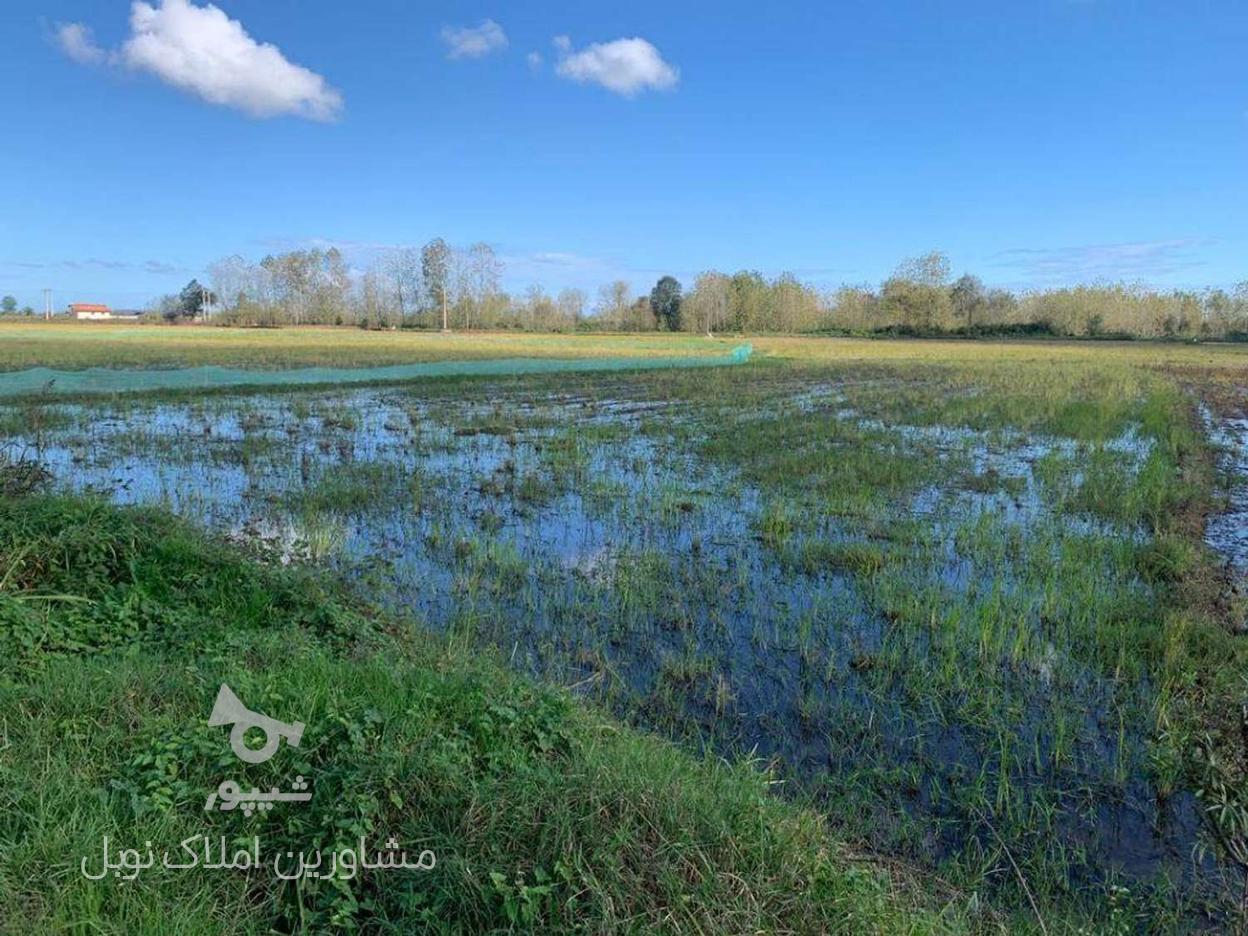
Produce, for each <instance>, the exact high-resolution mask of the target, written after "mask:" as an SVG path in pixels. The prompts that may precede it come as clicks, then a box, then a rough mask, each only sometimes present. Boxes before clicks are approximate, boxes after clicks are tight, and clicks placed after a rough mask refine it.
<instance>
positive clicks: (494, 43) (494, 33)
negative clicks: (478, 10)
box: [442, 19, 507, 59]
mask: <svg viewBox="0 0 1248 936" xmlns="http://www.w3.org/2000/svg"><path fill="white" fill-rule="evenodd" d="M442 41H443V42H444V43H445V44H446V50H447V51H446V57H447V58H450V59H461V58H481V57H482V56H484V55H489V54H490V53H491V52H498V51H501V50H502V49H505V48H507V34H506V33H505V32H503V27H502V26H499V25H498V23H496V22H494V21H493V20H492V19H487V20H482V21H481V24H480V25H479V26H444V27H443V28H442Z"/></svg>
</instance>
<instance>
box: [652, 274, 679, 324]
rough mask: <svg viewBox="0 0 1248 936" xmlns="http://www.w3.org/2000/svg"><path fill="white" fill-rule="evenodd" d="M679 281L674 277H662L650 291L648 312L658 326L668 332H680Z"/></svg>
mask: <svg viewBox="0 0 1248 936" xmlns="http://www.w3.org/2000/svg"><path fill="white" fill-rule="evenodd" d="M680 300H681V296H680V281H679V280H677V279H676V277H674V276H664V277H662V278H661V279H660V280H659V281H658V282H657V283H655V284H654V289H652V290H650V311H651V312H652V313H654V320H655V322H657V323H658V324H659V325H660V326H666V327H667V330H668V331H680Z"/></svg>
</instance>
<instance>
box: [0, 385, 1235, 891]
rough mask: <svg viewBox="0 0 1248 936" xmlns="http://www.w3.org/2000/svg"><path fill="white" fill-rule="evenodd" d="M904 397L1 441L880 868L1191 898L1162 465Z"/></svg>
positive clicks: (50, 431) (423, 404) (470, 408)
mask: <svg viewBox="0 0 1248 936" xmlns="http://www.w3.org/2000/svg"><path fill="white" fill-rule="evenodd" d="M894 389H895V387H894V382H893V381H889V380H880V381H869V380H868V381H858V382H853V383H847V382H846V383H843V382H837V381H834V380H815V379H811V380H796V379H791V380H784V381H776V382H775V384H774V386H772V387H765V388H762V389H758V388H755V389H754V390H753V391H752V392H751V396H750V401H751V403H750V406H748V407H740V406H733V405H726V404H724V403H722V402H711V401H709V400H707V399H704V398H702V397H700V396H699V395H698V394H696V393H693V392H686V393H683V394H674V395H671V396H665V395H661V394H658V393H655V392H654V385H653V384H650V383H646V382H643V381H629V380H627V379H620V378H611V379H598V380H580V381H576V382H574V383H573V384H572V385H571V386H570V388H558V387H555V386H554V385H548V384H543V385H540V386H539V387H538V389H537V390H527V389H523V388H521V387H520V386H519V385H518V384H515V383H512V384H507V385H504V386H500V387H496V388H482V387H477V388H475V389H474V390H472V391H470V392H467V393H465V394H463V395H460V396H456V395H453V394H452V393H450V392H449V391H447V390H444V389H439V388H437V387H433V388H432V389H431V388H429V387H403V388H386V389H378V388H366V389H350V390H336V391H304V392H300V393H299V394H297V395H294V394H292V395H275V396H274V395H271V396H265V395H238V396H216V397H210V398H207V399H204V400H197V401H188V400H165V401H159V400H154V401H147V402H144V401H141V400H131V401H126V402H120V403H117V402H112V403H99V404H46V405H43V406H38V407H33V408H32V407H29V406H28V407H26V408H17V407H12V408H9V409H7V410H5V411H4V412H2V413H0V418H4V419H7V420H8V425H9V426H10V433H9V437H8V442H7V445H8V446H9V449H10V453H11V454H12V455H13V456H14V457H16V456H18V455H26V456H28V457H34V458H37V459H39V460H40V461H41V462H42V463H43V464H44V465H45V466H46V467H47V468H48V469H49V470H50V471H51V472H52V474H53V476H54V478H55V479H56V483H57V484H59V485H61V486H63V487H65V488H67V489H72V490H74V491H80V492H97V493H99V494H101V495H103V496H105V497H107V498H109V499H111V500H113V501H116V502H119V503H136V504H156V505H163V506H166V507H168V508H169V509H171V510H173V511H175V512H176V513H178V514H180V515H183V516H185V517H188V518H191V519H192V520H194V521H196V522H201V523H203V524H206V525H207V526H209V527H211V528H213V529H215V530H217V531H219V532H221V533H222V534H223V535H225V536H227V537H228V538H230V539H232V540H235V541H238V542H240V543H243V544H245V546H246V547H247V548H248V549H252V550H255V551H257V552H259V553H261V554H262V555H263V556H264V557H266V558H267V559H268V560H270V561H274V562H318V563H324V564H327V565H329V566H330V567H332V568H333V569H335V570H337V571H338V572H340V573H341V574H342V576H343V577H344V578H345V579H346V580H347V581H349V582H350V583H351V584H352V586H353V587H354V588H355V589H356V590H357V591H358V593H359V594H360V595H361V596H363V597H365V598H367V599H368V600H370V601H374V602H377V603H379V604H382V605H385V606H387V607H389V608H392V609H395V610H397V611H399V612H401V613H403V614H404V615H405V616H406V617H407V618H408V619H410V620H411V622H412V626H424V627H428V628H430V629H433V630H435V631H438V632H444V633H446V634H447V635H448V636H449V638H450V639H452V640H455V641H461V642H464V643H466V644H468V645H474V646H476V645H487V646H492V647H496V648H498V649H499V650H500V651H501V653H502V654H503V656H504V657H505V658H506V659H507V660H509V661H510V662H511V664H512V665H513V666H515V667H517V668H519V669H521V670H525V671H528V672H531V673H533V674H535V675H537V676H539V677H540V678H543V679H546V680H549V681H552V682H556V683H558V684H561V685H564V686H567V687H570V688H571V689H572V690H573V691H574V692H576V693H577V694H580V695H583V696H585V697H588V698H591V699H593V700H596V701H598V702H600V703H601V704H603V705H605V706H607V707H609V708H610V709H612V710H613V711H615V712H617V713H619V714H620V715H622V716H624V717H625V718H628V719H630V720H631V721H633V722H635V723H637V724H640V725H643V726H645V727H647V728H649V729H651V730H654V731H657V732H660V733H663V734H666V735H668V736H670V737H672V738H673V739H675V740H677V741H678V742H680V743H682V744H684V745H686V746H688V747H690V748H692V749H694V750H696V751H701V752H706V753H707V755H708V756H725V757H743V756H745V757H751V758H754V759H756V760H757V761H759V762H760V763H762V764H766V765H768V766H769V767H770V769H772V770H773V771H774V773H775V776H776V778H777V780H778V781H779V782H781V783H782V784H783V787H784V789H786V790H788V791H789V792H790V793H791V794H792V795H795V796H799V797H802V798H811V799H813V800H814V801H815V802H817V803H818V804H820V806H821V807H822V808H823V809H824V811H825V812H826V813H827V814H828V815H829V817H830V818H831V820H832V822H833V823H834V824H835V825H836V826H837V827H838V828H840V829H841V830H842V831H843V832H844V833H845V834H846V835H847V836H849V837H850V838H852V839H855V840H858V841H860V842H862V843H863V844H865V845H867V846H869V847H871V848H873V849H879V850H883V851H888V852H890V853H895V854H899V855H902V856H904V857H906V858H908V859H911V860H915V861H920V862H952V863H954V864H957V865H959V866H961V867H963V868H973V867H975V866H976V865H977V863H979V864H982V865H983V866H985V867H987V866H989V865H991V864H993V863H994V862H996V861H998V860H999V857H1000V849H1001V848H1002V847H1004V848H1006V849H1007V850H1008V852H1009V854H1010V856H1011V858H1012V860H1013V859H1015V858H1016V859H1017V861H1018V863H1019V864H1020V866H1021V870H1020V873H1025V874H1026V875H1027V878H1028V880H1030V881H1031V882H1032V886H1034V887H1040V886H1045V887H1048V888H1059V889H1060V888H1061V887H1063V886H1065V887H1073V888H1078V887H1080V886H1082V885H1085V884H1089V883H1094V884H1098V885H1099V884H1103V883H1104V882H1105V881H1106V880H1109V879H1115V880H1118V879H1121V880H1126V881H1129V882H1141V883H1143V882H1147V884H1148V886H1158V887H1175V888H1180V889H1186V888H1190V887H1194V886H1196V885H1197V884H1198V882H1199V879H1200V878H1201V877H1202V875H1204V874H1205V873H1206V872H1208V871H1209V865H1208V862H1207V861H1204V860H1197V859H1195V858H1194V857H1193V851H1192V850H1193V845H1194V843H1195V840H1196V834H1197V830H1198V824H1199V817H1198V810H1197V806H1196V803H1195V799H1194V797H1193V796H1192V795H1191V794H1190V793H1189V792H1188V791H1186V790H1185V789H1184V788H1183V787H1182V784H1181V783H1180V782H1179V781H1178V779H1177V773H1176V770H1175V769H1174V767H1173V765H1171V764H1169V763H1167V762H1166V761H1165V758H1164V756H1163V755H1162V754H1160V753H1159V751H1158V749H1157V747H1156V746H1155V744H1154V736H1155V730H1154V728H1155V717H1154V716H1155V705H1156V697H1157V693H1158V688H1159V687H1158V686H1157V685H1156V676H1155V671H1154V670H1153V669H1152V668H1150V666H1149V665H1148V663H1147V662H1146V661H1147V660H1148V659H1149V658H1150V657H1151V656H1154V655H1157V654H1160V653H1161V652H1162V651H1161V649H1160V648H1157V647H1156V646H1155V645H1154V644H1155V642H1156V641H1157V640H1158V639H1159V638H1157V637H1155V636H1154V635H1153V631H1155V630H1156V628H1155V626H1154V625H1155V616H1156V603H1157V602H1156V596H1155V594H1154V587H1153V585H1151V584H1150V583H1149V582H1147V581H1145V580H1143V579H1142V578H1141V577H1140V576H1139V574H1138V571H1137V570H1138V568H1139V563H1138V561H1137V560H1138V558H1139V554H1140V551H1141V550H1147V549H1148V548H1149V546H1150V540H1151V532H1150V529H1149V526H1148V524H1147V523H1145V522H1142V521H1141V516H1142V514H1141V512H1140V511H1135V510H1132V509H1128V507H1127V506H1124V504H1127V503H1128V502H1129V501H1130V496H1131V495H1130V492H1131V490H1132V484H1133V482H1134V479H1136V478H1137V477H1138V476H1139V475H1140V473H1141V472H1146V471H1148V470H1149V466H1150V464H1151V456H1152V454H1153V446H1154V440H1153V438H1152V437H1151V436H1149V435H1148V434H1146V433H1144V432H1143V431H1142V428H1141V425H1140V424H1139V423H1137V422H1133V421H1127V422H1126V423H1125V424H1124V425H1121V426H1117V427H1115V428H1114V431H1113V432H1112V434H1105V435H1104V436H1103V437H1102V438H1095V439H1088V438H1074V437H1069V436H1063V435H1060V434H1041V433H1036V432H1034V431H1023V430H1021V429H1015V428H1011V427H1010V426H1009V425H995V426H992V427H988V428H984V427H979V428H977V427H975V426H974V425H973V421H969V420H966V421H963V422H962V424H957V423H953V422H951V423H949V424H944V423H940V422H933V421H931V420H930V419H926V418H916V419H914V420H913V421H911V420H908V419H906V418H905V416H904V414H902V415H899V414H897V413H896V412H895V411H894V410H893V409H891V408H890V407H888V406H886V405H884V404H882V403H881V401H882V400H885V399H887V398H889V397H890V396H891V394H892V393H893V391H894ZM972 393H973V391H972ZM966 423H972V424H970V425H968V424H966ZM1118 494H1120V495H1121V496H1116V495H1118ZM1211 535H1214V534H1213V533H1211ZM1239 555H1240V561H1241V562H1242V559H1243V555H1244V554H1243V552H1242V551H1241V552H1240V554H1239ZM1167 882H1168V883H1167Z"/></svg>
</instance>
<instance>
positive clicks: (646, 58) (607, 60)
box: [554, 36, 680, 97]
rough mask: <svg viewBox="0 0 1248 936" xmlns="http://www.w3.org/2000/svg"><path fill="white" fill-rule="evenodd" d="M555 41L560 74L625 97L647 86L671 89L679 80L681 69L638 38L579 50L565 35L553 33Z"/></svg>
mask: <svg viewBox="0 0 1248 936" xmlns="http://www.w3.org/2000/svg"><path fill="white" fill-rule="evenodd" d="M554 43H555V48H556V49H558V50H559V52H560V57H559V64H558V66H557V67H556V69H555V70H556V71H557V72H558V73H559V74H560V75H561V76H562V77H564V78H568V79H570V80H572V81H579V82H581V83H583V84H584V83H592V84H599V85H602V86H603V87H604V88H606V89H607V90H609V91H614V92H615V93H616V94H622V95H624V96H625V97H633V96H634V95H636V94H638V93H640V92H642V91H645V90H647V89H654V90H663V89H666V88H673V87H675V86H676V84H677V83H678V82H679V81H680V71H679V70H678V69H677V68H676V67H675V66H673V65H669V64H668V63H667V62H665V61H663V56H661V55H660V54H659V50H658V49H656V48H655V47H654V46H653V45H651V44H650V43H649V42H647V41H646V40H645V39H641V38H639V37H633V38H632V39H616V40H614V41H613V42H595V43H593V44H592V45H589V46H586V47H585V48H584V49H582V50H581V51H579V52H574V51H572V43H571V41H570V40H569V39H568V37H567V36H556V37H555V40H554Z"/></svg>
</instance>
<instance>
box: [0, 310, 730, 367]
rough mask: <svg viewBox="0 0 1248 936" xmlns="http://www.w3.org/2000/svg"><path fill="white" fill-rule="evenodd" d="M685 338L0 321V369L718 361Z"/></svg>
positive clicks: (715, 347)
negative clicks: (565, 360) (544, 359)
mask: <svg viewBox="0 0 1248 936" xmlns="http://www.w3.org/2000/svg"><path fill="white" fill-rule="evenodd" d="M724 348H725V344H724V342H720V341H710V340H707V339H705V338H697V337H690V336H685V335H679V336H673V335H666V336H661V335H633V336H627V337H624V336H606V337H591V336H584V335H541V334H528V333H521V332H491V333H486V334H480V333H472V334H455V333H451V334H448V335H443V334H441V333H438V332H418V331H393V332H376V331H363V330H361V329H358V328H320V327H308V328H213V327H197V326H183V327H177V326H161V325H135V324H118V323H107V322H51V323H48V322H14V321H7V322H0V370H19V369H21V368H25V367H53V368H58V369H62V370H73V369H78V368H83V367H196V366H199V365H203V364H219V365H222V366H231V367H257V368H286V367H313V366H319V367H365V366H382V365H386V364H412V363H420V362H425V361H447V360H450V361H469V360H483V359H488V358H508V357H539V358H542V357H569V358H571V357H648V356H655V355H662V356H665V357H666V356H680V355H686V354H690V355H696V354H722V353H723V351H724Z"/></svg>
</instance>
